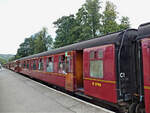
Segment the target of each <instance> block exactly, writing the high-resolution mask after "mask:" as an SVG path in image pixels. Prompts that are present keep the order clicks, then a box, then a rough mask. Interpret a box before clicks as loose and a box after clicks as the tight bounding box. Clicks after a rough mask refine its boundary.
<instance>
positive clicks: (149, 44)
mask: <svg viewBox="0 0 150 113" xmlns="http://www.w3.org/2000/svg"><path fill="white" fill-rule="evenodd" d="M142 55H143V56H142V57H143V76H144V94H145V108H146V113H150V39H148V38H147V39H143V40H142Z"/></svg>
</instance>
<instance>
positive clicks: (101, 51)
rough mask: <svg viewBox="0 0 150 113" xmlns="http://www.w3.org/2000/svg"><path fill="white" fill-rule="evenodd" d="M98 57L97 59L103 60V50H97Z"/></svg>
mask: <svg viewBox="0 0 150 113" xmlns="http://www.w3.org/2000/svg"><path fill="white" fill-rule="evenodd" d="M98 57H99V58H103V50H99V51H98Z"/></svg>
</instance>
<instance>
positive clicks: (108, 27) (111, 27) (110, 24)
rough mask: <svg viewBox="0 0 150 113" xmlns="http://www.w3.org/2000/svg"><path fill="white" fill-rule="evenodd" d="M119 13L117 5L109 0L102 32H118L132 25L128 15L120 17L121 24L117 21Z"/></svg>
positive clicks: (103, 19)
mask: <svg viewBox="0 0 150 113" xmlns="http://www.w3.org/2000/svg"><path fill="white" fill-rule="evenodd" d="M117 15H118V12H117V11H116V6H115V5H114V4H113V3H112V2H109V1H107V2H106V7H105V10H104V12H103V17H102V23H103V24H102V29H101V33H102V34H104V35H105V34H108V33H112V32H117V31H120V30H124V29H127V28H129V27H130V22H129V18H128V17H124V16H123V17H122V18H121V19H120V24H118V23H117V18H118V17H117Z"/></svg>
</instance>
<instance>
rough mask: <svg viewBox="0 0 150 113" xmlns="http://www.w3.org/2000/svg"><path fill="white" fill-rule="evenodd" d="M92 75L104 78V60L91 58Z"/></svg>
mask: <svg viewBox="0 0 150 113" xmlns="http://www.w3.org/2000/svg"><path fill="white" fill-rule="evenodd" d="M90 76H91V77H95V78H103V61H102V60H91V61H90Z"/></svg>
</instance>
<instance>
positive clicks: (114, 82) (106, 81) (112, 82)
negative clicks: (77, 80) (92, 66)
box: [84, 78, 116, 84]
mask: <svg viewBox="0 0 150 113" xmlns="http://www.w3.org/2000/svg"><path fill="white" fill-rule="evenodd" d="M84 79H85V80H94V81H99V82H104V83H111V84H116V81H109V80H100V79H93V78H84Z"/></svg>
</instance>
